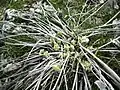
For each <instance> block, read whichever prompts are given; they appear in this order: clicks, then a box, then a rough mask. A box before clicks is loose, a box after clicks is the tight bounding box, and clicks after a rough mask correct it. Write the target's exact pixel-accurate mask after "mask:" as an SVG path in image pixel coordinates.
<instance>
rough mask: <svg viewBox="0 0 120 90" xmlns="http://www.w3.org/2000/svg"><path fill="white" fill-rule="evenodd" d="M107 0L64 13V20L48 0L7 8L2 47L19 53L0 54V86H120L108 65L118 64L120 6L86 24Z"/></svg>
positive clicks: (39, 89)
mask: <svg viewBox="0 0 120 90" xmlns="http://www.w3.org/2000/svg"><path fill="white" fill-rule="evenodd" d="M107 3H108V2H107V1H106V2H102V3H100V4H96V6H95V7H94V6H91V5H86V3H85V6H83V7H82V11H81V13H78V14H75V15H71V13H72V14H73V13H74V12H72V11H71V12H68V14H67V16H65V15H64V17H65V18H66V17H67V18H66V22H65V21H64V20H63V18H61V17H60V16H59V13H58V11H57V10H56V9H55V8H54V7H53V5H52V4H51V3H50V2H49V1H44V0H41V1H40V2H37V3H34V4H33V5H32V7H31V8H29V9H27V10H26V9H24V10H14V9H12V10H10V9H8V10H6V14H7V15H8V16H7V17H5V20H4V21H1V23H2V24H3V26H2V29H1V32H2V35H3V36H2V37H1V38H0V40H4V42H5V47H6V46H7V47H8V49H7V50H5V51H4V50H3V52H6V53H8V52H9V54H10V53H13V55H15V56H13V57H14V58H11V60H10V59H7V60H6V59H4V58H2V57H3V54H4V53H3V54H1V59H0V60H1V61H0V90H97V89H100V90H116V88H117V90H119V89H120V77H119V76H118V75H117V74H116V73H115V71H114V70H113V69H114V67H111V68H113V69H111V68H110V67H109V66H108V65H113V66H115V68H117V67H118V66H119V64H120V61H119V59H120V57H119V53H120V51H119V47H120V42H119V40H120V36H119V33H118V32H119V27H118V26H119V24H120V23H119V22H118V20H114V19H115V18H116V16H117V15H118V14H119V12H117V14H115V15H114V16H113V17H111V19H110V20H108V21H107V22H106V23H105V24H103V25H102V23H103V22H102V23H101V22H100V24H101V25H99V26H97V24H98V23H97V24H96V23H93V25H91V26H87V25H89V24H88V23H89V22H90V20H92V18H96V16H95V15H96V13H97V12H98V11H99V10H101V9H103V8H104V6H105V5H106V4H107ZM88 7H89V9H87V8H88ZM67 8H68V11H69V9H70V8H69V5H68V6H67ZM84 10H85V11H84ZM98 14H99V13H97V16H98ZM99 15H102V14H99ZM96 20H98V18H97V19H96ZM113 20H114V23H111V22H112V21H113ZM80 22H81V23H80ZM91 22H93V21H91ZM91 24H92V23H91ZM116 32H117V33H116ZM10 48H12V49H10ZM24 49H25V50H24ZM13 51H15V52H13ZM21 51H23V52H22V54H19V55H16V53H21ZM23 53H24V54H23ZM16 56H17V57H16ZM111 62H112V63H111ZM117 70H119V68H117ZM95 84H96V85H95Z"/></svg>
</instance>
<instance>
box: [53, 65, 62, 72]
mask: <svg viewBox="0 0 120 90" xmlns="http://www.w3.org/2000/svg"><path fill="white" fill-rule="evenodd" d="M52 69H53V70H55V71H60V70H61V68H60V65H52Z"/></svg>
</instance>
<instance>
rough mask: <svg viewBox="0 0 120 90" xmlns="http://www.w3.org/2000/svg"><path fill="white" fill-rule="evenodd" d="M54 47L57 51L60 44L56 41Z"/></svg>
mask: <svg viewBox="0 0 120 90" xmlns="http://www.w3.org/2000/svg"><path fill="white" fill-rule="evenodd" d="M53 48H54V50H55V51H58V50H59V49H60V46H59V45H58V44H57V43H56V42H54V47H53Z"/></svg>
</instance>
